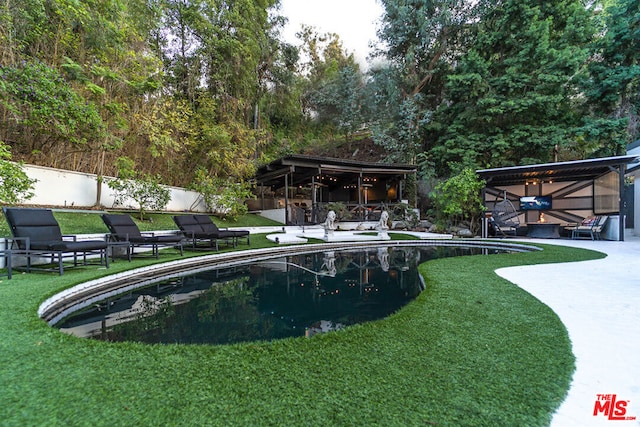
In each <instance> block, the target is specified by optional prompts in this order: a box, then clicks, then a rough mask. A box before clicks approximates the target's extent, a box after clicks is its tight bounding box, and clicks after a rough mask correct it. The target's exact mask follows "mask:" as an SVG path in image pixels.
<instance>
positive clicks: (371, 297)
mask: <svg viewBox="0 0 640 427" xmlns="http://www.w3.org/2000/svg"><path fill="white" fill-rule="evenodd" d="M480 251H481V249H479V248H464V247H379V248H371V249H358V250H350V251H345V250H340V251H332V252H321V253H308V254H300V255H296V256H290V257H282V258H277V259H272V260H268V261H260V262H254V263H252V264H247V265H242V266H238V267H233V268H226V269H212V270H208V271H204V272H199V273H197V274H192V275H185V276H182V277H178V278H172V279H169V280H163V281H159V282H157V283H156V284H154V285H152V286H149V287H146V288H141V289H137V290H135V291H133V292H129V293H127V294H125V295H121V296H119V297H111V298H110V299H108V300H105V301H102V302H100V303H97V304H94V305H93V306H91V307H89V308H86V309H84V310H82V311H80V312H77V313H75V314H74V315H72V316H70V317H68V318H67V319H65V320H64V321H63V322H62V323H60V324H58V325H57V327H59V328H60V329H61V330H63V331H65V332H68V333H70V334H74V335H77V336H80V337H91V338H95V339H102V340H107V341H140V342H145V343H201V344H204V343H207V344H223V343H235V342H242V341H256V340H273V339H279V338H285V337H295V336H307V337H311V336H313V335H315V334H318V333H323V332H328V331H333V330H339V329H342V328H344V327H346V326H349V325H353V324H356V323H362V322H368V321H372V320H376V319H381V318H384V317H386V316H388V315H390V314H392V313H393V312H395V311H397V310H399V309H400V308H402V307H403V306H404V305H406V304H407V303H409V302H410V301H411V300H413V299H414V298H415V297H416V296H417V295H418V294H419V293H420V292H421V291H422V290H423V284H422V281H421V279H420V276H419V274H418V271H417V266H418V265H419V264H420V263H421V262H424V261H426V260H428V259H434V258H440V257H446V256H459V255H470V254H477V253H480Z"/></svg>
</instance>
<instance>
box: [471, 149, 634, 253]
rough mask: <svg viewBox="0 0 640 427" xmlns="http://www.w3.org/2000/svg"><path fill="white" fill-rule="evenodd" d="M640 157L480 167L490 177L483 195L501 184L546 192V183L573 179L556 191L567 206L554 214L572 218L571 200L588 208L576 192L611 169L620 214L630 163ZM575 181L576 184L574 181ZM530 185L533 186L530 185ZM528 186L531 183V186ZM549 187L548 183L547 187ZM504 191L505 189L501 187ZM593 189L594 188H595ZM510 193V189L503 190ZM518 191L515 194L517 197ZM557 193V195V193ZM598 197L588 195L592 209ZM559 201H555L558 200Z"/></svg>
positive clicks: (613, 195)
mask: <svg viewBox="0 0 640 427" xmlns="http://www.w3.org/2000/svg"><path fill="white" fill-rule="evenodd" d="M638 161H640V155H637V154H636V155H625V156H614V157H602V158H598V159H587V160H574V161H568V162H557V163H543V164H536V165H526V166H513V167H505V168H495V169H480V170H477V171H476V173H477V175H478V176H479V177H480V178H481V179H483V180H485V181H486V187H485V189H484V190H483V198H484V201H485V204H486V203H487V194H489V193H492V194H494V195H495V194H497V193H498V190H497V189H499V188H502V189H504V188H506V187H512V188H513V187H514V186H520V185H522V186H523V188H531V187H534V188H536V190H535V191H538V192H542V184H543V183H545V184H547V185H550V184H551V183H562V182H565V183H566V182H569V183H570V185H569V186H565V187H563V188H562V189H561V190H559V191H558V192H557V194H555V196H558V197H559V200H561V199H562V200H563V207H559V208H557V209H556V208H554V210H555V212H554V214H555V215H556V216H557V217H558V218H561V217H564V218H568V217H569V216H571V215H572V214H571V210H572V209H571V206H570V202H573V203H575V204H574V206H573V209H585V208H586V207H587V206H584V203H585V200H584V199H585V197H584V196H582V197H574V198H573V199H570V197H572V195H573V194H577V193H578V192H579V191H580V190H581V189H583V188H590V187H589V186H593V185H594V184H593V183H594V182H596V181H597V180H599V179H601V177H604V176H605V175H607V174H609V173H612V172H614V173H616V174H617V176H618V177H617V178H616V181H617V182H616V184H615V185H614V184H610V185H608V187H607V191H608V194H607V197H608V198H609V200H611V201H614V200H615V203H616V207H614V208H612V210H614V209H615V210H617V214H620V213H623V212H624V200H623V198H622V197H621V192H622V191H623V190H622V189H623V188H624V177H625V173H626V170H627V166H629V165H631V164H636V163H637V162H638ZM571 182H574V183H575V184H571ZM529 184H541V185H533V186H531V185H529ZM528 185H529V186H528ZM527 186H528V187H527ZM545 188H546V187H545ZM500 191H502V190H500ZM592 191H593V190H592ZM503 194H504V195H505V196H504V197H506V195H507V192H506V191H505V192H504V193H503ZM520 195H521V196H522V195H536V196H537V195H544V194H542V193H540V194H532V193H529V192H528V190H524V193H523V194H520ZM514 196H516V195H511V197H514ZM555 196H554V197H555ZM594 198H596V195H595V194H592V195H591V196H589V197H588V200H589V206H588V207H589V209H593V210H595V208H594V204H593V203H594V202H593V199H594ZM554 203H555V202H554ZM618 227H619V230H618V235H619V240H624V221H622V220H620V221H619V225H618Z"/></svg>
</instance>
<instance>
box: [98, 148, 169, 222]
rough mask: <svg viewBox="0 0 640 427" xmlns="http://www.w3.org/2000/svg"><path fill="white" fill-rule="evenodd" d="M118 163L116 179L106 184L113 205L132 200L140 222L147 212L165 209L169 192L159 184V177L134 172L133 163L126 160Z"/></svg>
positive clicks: (121, 159)
mask: <svg viewBox="0 0 640 427" xmlns="http://www.w3.org/2000/svg"><path fill="white" fill-rule="evenodd" d="M118 163H119V165H120V166H119V169H120V174H119V176H118V178H115V179H112V180H110V181H109V182H107V185H108V186H109V188H110V189H112V190H113V191H114V194H113V196H114V203H115V204H117V205H124V204H125V203H127V201H129V200H133V201H134V202H135V203H136V204H137V205H138V209H139V214H140V221H143V220H144V214H145V212H146V211H147V210H149V209H153V210H162V209H164V208H166V207H167V205H168V204H169V201H170V200H171V192H170V191H169V189H168V188H166V187H163V186H162V185H161V184H160V180H161V177H160V176H158V175H149V174H144V173H139V172H136V171H135V169H134V166H135V165H134V163H133V162H132V161H131V160H130V159H127V158H120V159H119V162H118Z"/></svg>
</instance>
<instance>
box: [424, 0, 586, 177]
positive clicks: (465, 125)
mask: <svg viewBox="0 0 640 427" xmlns="http://www.w3.org/2000/svg"><path fill="white" fill-rule="evenodd" d="M481 7H482V16H481V21H480V22H479V23H478V25H477V26H476V31H475V36H474V38H473V41H472V47H471V49H470V50H469V51H468V53H465V54H464V56H462V57H461V59H460V61H459V63H458V64H457V65H456V67H455V69H454V70H453V72H452V74H451V75H450V76H448V82H447V86H446V98H445V102H444V103H443V104H442V106H441V108H440V109H439V110H438V112H437V114H436V117H435V121H434V124H433V126H432V129H434V130H436V131H437V132H438V133H439V138H438V140H437V144H436V146H435V147H433V148H432V149H431V150H430V156H431V158H432V159H433V161H434V162H435V163H436V165H437V166H438V167H439V170H440V171H443V172H446V171H450V170H451V169H453V170H457V169H459V168H460V166H471V167H477V166H482V167H485V166H491V167H498V166H506V165H513V164H519V163H536V162H545V161H550V160H552V159H553V153H554V149H555V147H557V148H558V149H559V150H560V151H562V150H563V149H564V147H565V146H566V145H567V144H571V142H572V140H573V139H574V138H575V136H576V131H577V128H578V127H579V126H580V121H579V117H577V116H576V114H575V109H574V107H575V105H574V104H573V102H574V100H575V99H576V98H577V95H578V88H577V81H576V79H575V76H576V73H577V72H578V71H579V70H580V68H581V67H582V66H583V64H584V63H585V61H586V59H587V57H588V43H589V41H590V39H591V35H592V32H591V21H590V15H589V12H588V11H587V10H586V9H585V7H584V5H583V4H582V2H581V1H579V0H563V1H556V2H544V1H539V0H506V1H503V2H485V3H484V4H481Z"/></svg>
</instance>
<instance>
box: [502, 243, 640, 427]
mask: <svg viewBox="0 0 640 427" xmlns="http://www.w3.org/2000/svg"><path fill="white" fill-rule="evenodd" d="M526 242H540V243H546V244H558V245H564V246H573V247H580V248H585V249H593V250H596V251H600V252H603V253H606V254H607V257H606V258H603V259H600V260H594V261H583V262H575V263H563V264H548V265H533V266H521V267H509V268H503V269H499V270H497V273H498V274H499V275H500V276H501V277H503V278H505V279H507V280H509V281H510V282H512V283H515V284H516V285H518V286H520V287H521V288H522V289H524V290H526V291H527V292H529V293H530V294H532V295H533V296H535V297H536V298H538V299H539V300H540V301H542V302H543V303H544V304H546V305H547V306H549V307H550V308H551V309H552V310H553V311H554V312H555V313H556V314H557V315H558V316H559V318H560V320H561V321H562V322H563V323H564V325H565V326H566V328H567V330H568V331H569V337H570V339H571V342H572V345H573V353H574V354H575V357H576V371H575V373H574V376H573V381H572V384H571V388H570V390H569V393H568V395H567V398H566V399H565V401H564V402H563V403H562V405H561V406H560V408H559V409H558V411H557V412H556V413H555V415H554V417H553V421H552V423H551V426H553V427H571V426H580V427H584V426H611V425H615V426H640V237H635V236H631V235H625V241H624V242H615V241H591V240H565V239H562V240H558V239H527V240H526ZM540 278H544V280H540ZM614 394H615V395H616V396H615V399H616V401H617V402H620V401H624V402H626V414H624V415H625V417H635V419H632V420H629V419H624V420H614V419H609V418H608V417H607V416H605V415H604V414H603V412H604V411H597V415H595V416H594V410H595V402H596V399H598V395H614ZM602 399H605V398H604V397H603V398H602ZM605 402H606V401H604V400H603V402H602V404H604V403H605ZM612 415H613V416H614V417H615V415H622V413H619V414H612Z"/></svg>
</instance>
